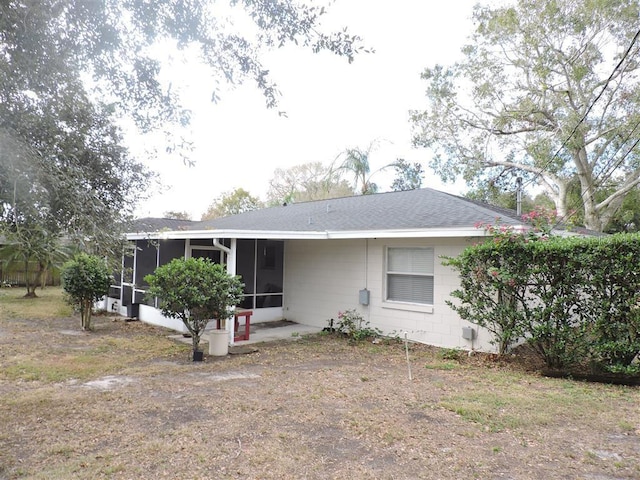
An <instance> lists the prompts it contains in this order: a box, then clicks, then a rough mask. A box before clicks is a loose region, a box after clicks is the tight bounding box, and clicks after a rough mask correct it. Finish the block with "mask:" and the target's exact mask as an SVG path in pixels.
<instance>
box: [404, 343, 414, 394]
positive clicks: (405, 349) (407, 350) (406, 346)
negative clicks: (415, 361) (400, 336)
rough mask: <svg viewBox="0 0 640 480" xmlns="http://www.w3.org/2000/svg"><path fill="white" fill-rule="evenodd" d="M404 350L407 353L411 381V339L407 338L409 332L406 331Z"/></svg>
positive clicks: (410, 379)
mask: <svg viewBox="0 0 640 480" xmlns="http://www.w3.org/2000/svg"><path fill="white" fill-rule="evenodd" d="M404 351H405V353H406V354H407V368H408V369H409V381H410V382H411V381H412V380H413V377H412V376H411V362H410V361H409V340H408V339H407V332H404Z"/></svg>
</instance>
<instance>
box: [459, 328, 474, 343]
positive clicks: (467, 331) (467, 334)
mask: <svg viewBox="0 0 640 480" xmlns="http://www.w3.org/2000/svg"><path fill="white" fill-rule="evenodd" d="M462 338H464V339H465V340H474V339H475V338H476V331H475V330H474V329H473V328H472V327H462Z"/></svg>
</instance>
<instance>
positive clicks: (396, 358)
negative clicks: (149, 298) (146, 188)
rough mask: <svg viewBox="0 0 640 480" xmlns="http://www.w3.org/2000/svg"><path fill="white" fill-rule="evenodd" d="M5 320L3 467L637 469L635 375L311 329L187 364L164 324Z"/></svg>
mask: <svg viewBox="0 0 640 480" xmlns="http://www.w3.org/2000/svg"><path fill="white" fill-rule="evenodd" d="M94 323H95V330H94V331H93V332H91V333H83V332H80V331H79V330H78V328H79V320H78V319H77V318H52V319H48V320H28V319H11V318H9V319H7V318H4V319H0V364H1V370H0V478H2V479H16V478H35V479H55V478H63V479H67V478H92V479H93V478H114V479H129V478H194V479H209V478H210V479H353V478H357V479H467V478H480V479H591V480H613V479H632V478H635V479H637V478H640V389H638V387H624V386H609V385H598V384H587V383H583V382H575V381H571V380H563V379H551V378H544V377H541V376H539V375H537V374H535V373H531V372H528V371H526V369H523V368H522V367H521V366H519V365H517V364H516V363H514V362H506V363H505V362H495V361H491V359H488V358H485V357H472V358H468V357H467V356H459V359H457V357H458V356H457V355H456V354H455V352H451V351H439V350H437V349H433V348H428V347H425V346H420V345H411V346H410V352H409V354H410V364H411V373H412V377H413V379H412V380H411V381H410V380H409V378H408V366H407V361H406V357H405V350H404V345H403V344H402V343H396V342H391V343H388V344H372V343H370V342H366V343H362V344H357V345H352V344H349V343H348V342H347V341H346V340H345V339H343V338H336V337H334V336H330V335H327V336H322V335H317V336H313V337H303V338H300V339H298V340H297V341H282V342H276V343H269V344H261V345H258V351H257V352H256V353H252V354H249V355H230V356H228V357H226V358H222V359H217V358H212V357H207V356H206V357H205V361H204V362H202V363H193V362H191V361H189V347H188V346H186V345H180V344H176V343H174V342H172V341H171V340H169V339H167V335H168V334H169V333H170V332H167V331H166V330H162V329H158V328H154V327H150V326H148V325H144V324H141V323H138V322H135V323H125V322H124V321H123V320H122V319H113V318H110V317H97V318H96V319H95V320H94Z"/></svg>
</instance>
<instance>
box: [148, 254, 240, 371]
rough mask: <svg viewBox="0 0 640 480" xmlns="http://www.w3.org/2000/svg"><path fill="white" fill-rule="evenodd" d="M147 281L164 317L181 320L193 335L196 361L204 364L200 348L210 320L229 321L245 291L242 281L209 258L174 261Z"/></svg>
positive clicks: (161, 267) (157, 270)
mask: <svg viewBox="0 0 640 480" xmlns="http://www.w3.org/2000/svg"><path fill="white" fill-rule="evenodd" d="M144 279H145V281H146V282H147V283H148V284H149V289H148V291H147V295H149V296H153V297H158V299H159V300H160V308H161V309H162V314H163V315H165V316H166V317H170V318H177V319H180V320H182V323H183V324H184V325H185V327H186V328H187V330H188V331H189V333H190V334H191V340H192V345H193V360H194V361H198V360H202V352H201V351H199V350H198V345H199V344H200V337H201V336H202V334H203V332H204V329H205V328H206V326H207V324H208V323H209V320H211V319H214V318H216V319H223V318H226V317H227V316H228V312H229V309H230V308H232V307H234V306H236V305H237V304H238V303H239V301H240V298H241V297H242V294H243V288H244V284H243V283H242V282H241V281H240V278H239V277H237V276H233V275H229V274H228V273H227V271H226V270H225V268H224V267H223V266H222V265H219V264H216V263H213V262H211V261H210V260H209V259H206V258H188V259H183V258H175V259H173V260H172V261H171V262H169V263H167V264H165V265H162V266H160V267H158V268H157V269H156V271H155V272H154V273H153V274H151V275H147V276H146V277H144Z"/></svg>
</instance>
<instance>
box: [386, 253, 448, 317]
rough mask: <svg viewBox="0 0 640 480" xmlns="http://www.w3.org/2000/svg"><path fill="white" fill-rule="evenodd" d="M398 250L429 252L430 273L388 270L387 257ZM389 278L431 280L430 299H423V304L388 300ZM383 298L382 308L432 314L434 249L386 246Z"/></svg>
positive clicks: (433, 299) (433, 300)
mask: <svg viewBox="0 0 640 480" xmlns="http://www.w3.org/2000/svg"><path fill="white" fill-rule="evenodd" d="M398 250H411V251H415V250H424V251H425V252H429V253H430V256H431V263H430V265H428V268H429V269H430V272H426V273H424V272H408V271H392V270H390V269H389V264H390V261H389V255H390V254H391V252H393V251H398ZM390 276H395V277H407V278H411V277H421V278H431V279H432V282H433V288H432V291H431V298H427V299H425V302H424V303H422V302H411V301H406V300H399V299H392V298H389V290H390V289H389V281H390ZM383 277H384V278H383V281H384V288H383V291H384V298H383V304H382V306H383V308H393V309H398V310H411V311H420V312H425V313H431V312H433V306H434V302H435V286H436V285H435V283H436V282H435V248H434V247H427V246H386V247H385V249H384V275H383Z"/></svg>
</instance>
